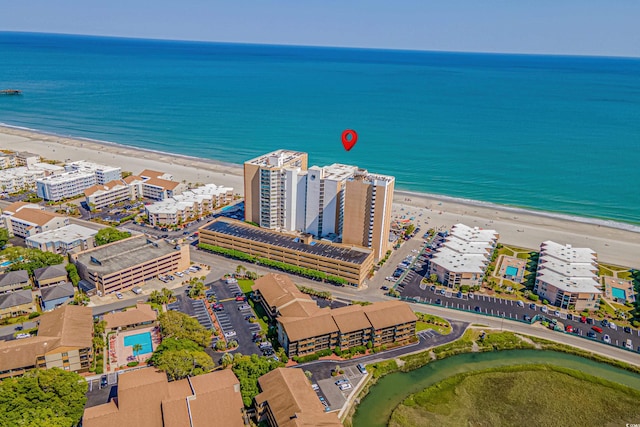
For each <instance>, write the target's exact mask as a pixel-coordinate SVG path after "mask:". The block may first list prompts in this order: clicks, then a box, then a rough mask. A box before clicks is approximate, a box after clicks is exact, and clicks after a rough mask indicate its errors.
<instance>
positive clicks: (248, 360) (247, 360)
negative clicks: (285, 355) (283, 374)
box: [232, 353, 284, 407]
mask: <svg viewBox="0 0 640 427" xmlns="http://www.w3.org/2000/svg"><path fill="white" fill-rule="evenodd" d="M280 367H284V363H282V362H277V361H275V360H274V359H271V358H269V357H259V356H258V355H257V354H252V355H251V356H243V355H241V354H239V353H237V354H236V355H234V357H233V367H232V369H233V373H234V374H236V376H237V377H238V380H240V392H241V393H242V401H243V402H244V405H245V406H246V407H250V406H251V404H252V403H253V398H254V397H256V396H257V395H258V393H259V389H258V378H259V377H261V376H262V375H264V374H266V373H267V372H270V371H272V370H274V369H276V368H280Z"/></svg>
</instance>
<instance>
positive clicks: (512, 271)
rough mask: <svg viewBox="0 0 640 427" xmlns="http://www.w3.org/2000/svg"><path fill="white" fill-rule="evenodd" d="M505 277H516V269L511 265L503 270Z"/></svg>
mask: <svg viewBox="0 0 640 427" xmlns="http://www.w3.org/2000/svg"><path fill="white" fill-rule="evenodd" d="M505 274H506V275H507V276H511V277H516V276H517V275H518V269H517V268H516V267H514V266H512V265H510V266H508V267H507V268H506V270H505Z"/></svg>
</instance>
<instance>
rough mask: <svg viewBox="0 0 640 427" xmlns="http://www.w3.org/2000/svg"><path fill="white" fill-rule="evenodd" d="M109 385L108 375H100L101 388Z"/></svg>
mask: <svg viewBox="0 0 640 427" xmlns="http://www.w3.org/2000/svg"><path fill="white" fill-rule="evenodd" d="M106 386H107V376H106V375H103V376H102V377H100V388H104V387H106Z"/></svg>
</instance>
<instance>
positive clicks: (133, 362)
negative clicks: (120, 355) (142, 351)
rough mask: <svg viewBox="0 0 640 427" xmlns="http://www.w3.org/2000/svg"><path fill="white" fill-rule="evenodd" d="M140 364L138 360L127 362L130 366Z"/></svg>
mask: <svg viewBox="0 0 640 427" xmlns="http://www.w3.org/2000/svg"><path fill="white" fill-rule="evenodd" d="M139 364H140V362H138V361H136V360H134V361H132V362H129V363H127V366H128V367H130V368H133V367H134V366H138V365H139Z"/></svg>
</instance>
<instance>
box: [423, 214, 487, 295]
mask: <svg viewBox="0 0 640 427" xmlns="http://www.w3.org/2000/svg"><path fill="white" fill-rule="evenodd" d="M498 238H499V235H498V233H497V232H496V231H495V230H485V229H481V228H478V227H469V226H466V225H464V224H456V225H454V226H453V227H452V228H451V232H450V233H449V235H448V236H447V238H446V240H445V242H444V243H443V245H442V246H441V247H440V248H439V249H438V251H437V252H436V253H435V254H434V256H433V258H431V260H430V262H429V270H428V272H429V275H431V274H435V275H436V276H437V277H438V282H440V283H442V284H443V285H445V286H448V287H450V288H453V287H459V286H462V285H468V286H479V285H481V284H482V280H483V279H484V274H485V272H486V270H487V267H488V266H489V263H490V262H491V256H492V254H493V251H494V250H495V248H496V244H497V243H498Z"/></svg>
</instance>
